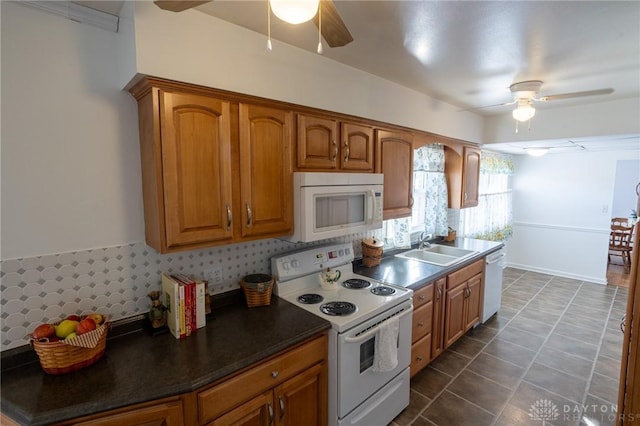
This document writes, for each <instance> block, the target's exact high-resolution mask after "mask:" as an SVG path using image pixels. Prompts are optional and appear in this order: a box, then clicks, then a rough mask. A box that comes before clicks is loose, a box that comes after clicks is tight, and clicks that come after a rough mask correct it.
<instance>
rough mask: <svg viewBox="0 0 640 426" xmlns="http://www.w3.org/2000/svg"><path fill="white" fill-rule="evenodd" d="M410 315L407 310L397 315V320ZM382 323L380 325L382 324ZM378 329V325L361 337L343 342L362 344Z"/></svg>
mask: <svg viewBox="0 0 640 426" xmlns="http://www.w3.org/2000/svg"><path fill="white" fill-rule="evenodd" d="M411 313H412V310H411V309H407V310H406V311H405V312H403V313H401V314H400V315H398V318H402V317H404V316H407V315H411ZM391 318H393V317H391ZM391 318H388V319H391ZM384 321H386V320H384ZM384 321H382V322H384ZM382 322H381V323H380V324H382ZM379 328H380V327H379V324H378V325H376V326H375V327H374V328H372V329H371V330H369V331H367V332H365V333H363V334H361V335H359V336H357V337H345V338H344V341H345V342H347V343H359V342H364V341H365V340H367V339H368V338H370V337H371V336H373V335H374V334H376V333H377V332H378V329H379Z"/></svg>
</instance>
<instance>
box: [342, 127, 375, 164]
mask: <svg viewBox="0 0 640 426" xmlns="http://www.w3.org/2000/svg"><path fill="white" fill-rule="evenodd" d="M340 130H341V131H340V136H341V141H342V142H341V150H340V154H341V155H340V168H341V169H342V170H356V171H359V172H373V168H374V163H373V129H372V128H371V127H369V126H365V125H362V124H355V123H348V122H343V123H342V124H341V126H340Z"/></svg>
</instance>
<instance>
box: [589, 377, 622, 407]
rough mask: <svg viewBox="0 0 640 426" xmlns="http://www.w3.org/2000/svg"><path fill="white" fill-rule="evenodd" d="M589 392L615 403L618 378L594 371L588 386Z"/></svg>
mask: <svg viewBox="0 0 640 426" xmlns="http://www.w3.org/2000/svg"><path fill="white" fill-rule="evenodd" d="M589 394H590V395H593V396H596V397H598V398H600V399H602V400H604V401H607V402H609V403H612V404H615V403H617V401H618V380H617V379H614V378H611V377H606V376H603V375H601V374H598V373H594V374H593V377H592V378H591V386H589Z"/></svg>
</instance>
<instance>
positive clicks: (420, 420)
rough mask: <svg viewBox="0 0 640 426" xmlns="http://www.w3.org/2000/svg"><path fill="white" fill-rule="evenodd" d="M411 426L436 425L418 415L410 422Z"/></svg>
mask: <svg viewBox="0 0 640 426" xmlns="http://www.w3.org/2000/svg"><path fill="white" fill-rule="evenodd" d="M411 426H437V425H436V424H435V423H433V422H430V421H429V420H427V419H425V418H424V417H422V416H420V417H418V418H417V419H416V421H414V422H413V423H411Z"/></svg>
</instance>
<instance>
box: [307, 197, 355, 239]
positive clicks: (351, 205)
mask: <svg viewBox="0 0 640 426" xmlns="http://www.w3.org/2000/svg"><path fill="white" fill-rule="evenodd" d="M366 197H367V194H366V193H353V194H334V195H318V196H316V197H315V204H316V208H315V214H316V217H315V229H316V230H319V229H331V228H336V227H343V226H349V225H358V224H363V223H364V222H365V214H366V207H365V206H366Z"/></svg>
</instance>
